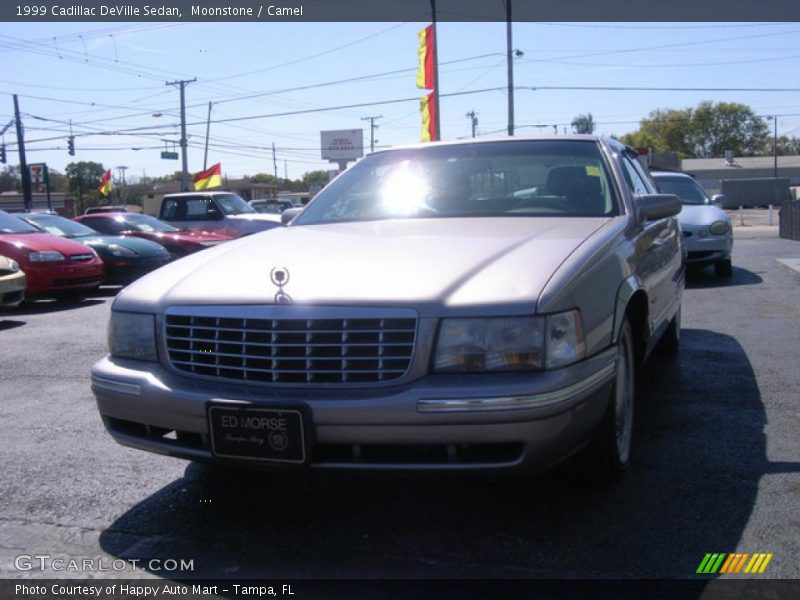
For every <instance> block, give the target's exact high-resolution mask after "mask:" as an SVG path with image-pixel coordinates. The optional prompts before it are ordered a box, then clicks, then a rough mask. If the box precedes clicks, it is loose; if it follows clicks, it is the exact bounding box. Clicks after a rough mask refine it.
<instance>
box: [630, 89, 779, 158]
mask: <svg viewBox="0 0 800 600" xmlns="http://www.w3.org/2000/svg"><path fill="white" fill-rule="evenodd" d="M620 139H621V141H622V142H624V143H626V144H628V145H631V146H635V147H648V148H652V149H653V150H654V151H656V152H675V153H677V154H679V155H680V156H683V157H687V158H709V157H720V156H724V155H725V151H726V150H733V153H734V155H736V156H754V155H756V154H760V153H765V152H766V151H767V149H768V148H769V144H768V141H769V128H768V126H767V124H766V122H765V121H764V119H762V118H761V117H759V116H757V115H756V114H755V113H754V112H753V110H752V109H751V108H750V107H749V106H746V105H744V104H737V103H729V102H718V103H716V104H715V103H713V102H701V103H700V104H699V105H698V106H697V108H694V109H692V108H685V109H663V110H662V109H658V110H654V111H652V112H651V113H650V114H649V115H648V116H647V117H645V118H644V119H642V120H641V121H640V123H639V129H638V130H637V131H634V132H632V133H628V134H626V135H624V136H622V137H621V138H620Z"/></svg>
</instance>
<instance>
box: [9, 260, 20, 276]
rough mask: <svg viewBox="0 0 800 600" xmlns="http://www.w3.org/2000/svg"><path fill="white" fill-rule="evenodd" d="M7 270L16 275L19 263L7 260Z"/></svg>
mask: <svg viewBox="0 0 800 600" xmlns="http://www.w3.org/2000/svg"><path fill="white" fill-rule="evenodd" d="M8 270H9V271H11V272H12V273H16V272H17V271H19V263H17V261H15V260H12V259H10V258H9V259H8Z"/></svg>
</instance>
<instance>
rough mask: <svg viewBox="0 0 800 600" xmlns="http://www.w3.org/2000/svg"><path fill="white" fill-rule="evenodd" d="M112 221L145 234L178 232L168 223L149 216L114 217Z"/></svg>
mask: <svg viewBox="0 0 800 600" xmlns="http://www.w3.org/2000/svg"><path fill="white" fill-rule="evenodd" d="M114 220H115V221H117V222H119V223H122V224H126V225H128V226H129V227H130V228H132V229H135V230H136V231H143V232H145V233H152V232H154V231H155V232H159V233H175V232H178V231H180V229H178V228H177V227H173V226H172V225H170V224H169V223H164V221H159V220H158V219H156V218H155V217H151V216H149V215H124V216H122V215H120V216H119V217H114Z"/></svg>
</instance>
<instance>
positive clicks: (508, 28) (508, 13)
mask: <svg viewBox="0 0 800 600" xmlns="http://www.w3.org/2000/svg"><path fill="white" fill-rule="evenodd" d="M504 2H505V4H506V64H507V67H508V135H514V63H513V60H514V56H513V53H512V46H513V44H512V43H511V0H504Z"/></svg>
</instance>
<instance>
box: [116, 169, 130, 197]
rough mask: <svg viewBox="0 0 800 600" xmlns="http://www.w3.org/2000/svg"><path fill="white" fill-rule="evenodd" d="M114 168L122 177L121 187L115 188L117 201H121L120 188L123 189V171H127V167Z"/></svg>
mask: <svg viewBox="0 0 800 600" xmlns="http://www.w3.org/2000/svg"><path fill="white" fill-rule="evenodd" d="M114 168H115V169H116V170H117V171H119V172H120V174H121V177H122V186H120V187H118V188H117V200H119V201H122V188H124V187H125V171H127V170H128V167H127V166H126V165H120V166H119V167H114Z"/></svg>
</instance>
